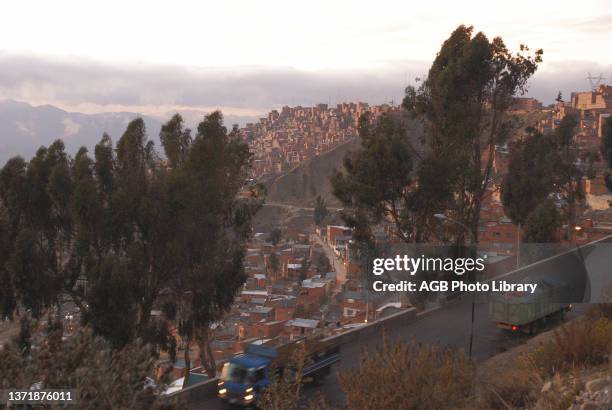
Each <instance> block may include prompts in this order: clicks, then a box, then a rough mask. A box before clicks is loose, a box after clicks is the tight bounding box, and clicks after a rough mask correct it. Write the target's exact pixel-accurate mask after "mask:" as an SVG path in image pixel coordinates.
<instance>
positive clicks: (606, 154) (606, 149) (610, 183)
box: [601, 117, 612, 192]
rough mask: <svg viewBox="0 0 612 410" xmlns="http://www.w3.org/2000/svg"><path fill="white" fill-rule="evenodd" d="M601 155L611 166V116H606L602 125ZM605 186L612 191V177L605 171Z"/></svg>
mask: <svg viewBox="0 0 612 410" xmlns="http://www.w3.org/2000/svg"><path fill="white" fill-rule="evenodd" d="M601 155H602V156H603V159H604V161H606V162H607V163H608V168H612V117H608V118H606V120H605V122H604V126H603V135H602V137H601ZM604 179H605V182H606V187H607V188H608V190H609V191H610V192H612V177H610V173H609V172H606V174H605V175H604Z"/></svg>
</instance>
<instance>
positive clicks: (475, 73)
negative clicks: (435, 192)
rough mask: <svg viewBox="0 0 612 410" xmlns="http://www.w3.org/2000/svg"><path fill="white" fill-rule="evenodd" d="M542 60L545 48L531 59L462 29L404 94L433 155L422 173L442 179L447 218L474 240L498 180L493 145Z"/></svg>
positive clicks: (458, 239)
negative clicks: (417, 84)
mask: <svg viewBox="0 0 612 410" xmlns="http://www.w3.org/2000/svg"><path fill="white" fill-rule="evenodd" d="M541 56H542V51H541V50H538V51H536V52H535V53H534V55H533V56H532V55H531V54H530V53H529V48H528V47H526V46H524V45H521V47H520V51H519V52H518V53H516V54H513V53H511V52H510V51H509V50H508V49H507V48H506V46H505V44H504V42H503V40H502V39H501V38H499V37H496V38H494V39H493V40H491V41H489V39H487V37H486V36H485V35H484V34H483V33H481V32H480V33H477V34H475V35H473V28H472V27H466V26H463V25H462V26H459V27H458V28H457V29H456V30H455V31H454V32H453V33H452V34H451V36H450V37H449V38H448V39H447V40H446V41H445V42H444V44H443V45H442V48H441V49H440V51H439V52H438V54H437V56H436V59H435V60H434V62H433V64H432V66H431V68H430V70H429V74H428V76H427V79H426V80H425V81H424V82H423V83H422V85H421V86H420V87H419V88H418V89H417V88H414V87H408V88H407V89H406V97H405V98H404V101H403V103H402V105H403V107H404V108H405V109H406V110H408V111H409V112H410V113H411V114H412V115H413V116H414V117H415V118H417V119H419V120H420V121H421V122H422V123H423V124H424V126H425V140H426V145H427V148H428V153H427V155H426V156H425V157H424V158H423V160H422V164H421V167H428V166H429V167H433V168H434V169H437V171H438V174H441V175H442V178H443V181H442V182H443V185H442V186H441V189H442V190H443V192H450V194H451V195H450V196H449V197H448V201H447V203H446V205H447V212H448V213H449V214H451V216H452V218H453V219H454V220H456V221H458V222H460V224H462V225H464V226H467V227H468V228H469V229H470V230H471V235H470V236H471V237H472V238H474V239H475V240H476V241H477V240H478V233H479V231H478V226H479V220H480V210H481V205H482V201H483V199H484V198H485V196H486V195H488V189H489V187H490V185H491V182H492V180H493V177H494V175H493V161H494V158H495V147H496V145H497V144H499V143H502V142H504V141H505V140H506V139H507V138H508V136H509V133H510V131H511V130H512V120H511V117H510V116H509V115H508V114H507V111H508V109H509V108H510V106H511V104H512V103H513V99H514V96H515V95H516V94H522V93H524V92H525V90H526V88H527V81H528V79H529V78H530V77H531V76H532V75H533V74H534V73H535V71H536V69H537V66H538V63H540V62H541V60H542V58H541ZM428 163H431V164H435V165H427V164H428ZM428 175H430V176H436V175H435V174H432V173H429V174H428ZM436 177H437V176H436ZM428 184H429V182H428V181H427V180H426V179H424V180H420V181H419V186H423V187H427V185H428ZM460 224H454V226H455V227H456V228H457V231H456V232H455V234H454V236H455V243H456V244H457V245H462V244H463V243H464V242H465V238H466V235H468V233H467V232H465V230H464V229H462V228H461V229H460V227H461V225H460Z"/></svg>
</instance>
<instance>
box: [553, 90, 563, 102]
mask: <svg viewBox="0 0 612 410" xmlns="http://www.w3.org/2000/svg"><path fill="white" fill-rule="evenodd" d="M555 101H556V102H558V103H560V102H563V94H562V93H561V91H559V92H558V93H557V98H555Z"/></svg>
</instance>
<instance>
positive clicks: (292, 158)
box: [240, 102, 399, 178]
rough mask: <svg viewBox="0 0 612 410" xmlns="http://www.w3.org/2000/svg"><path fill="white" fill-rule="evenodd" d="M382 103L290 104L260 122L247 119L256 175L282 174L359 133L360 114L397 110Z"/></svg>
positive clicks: (373, 115) (375, 115)
mask: <svg viewBox="0 0 612 410" xmlns="http://www.w3.org/2000/svg"><path fill="white" fill-rule="evenodd" d="M398 110H399V107H396V106H392V105H388V104H383V105H376V106H370V105H368V104H367V103H363V102H358V103H342V104H338V105H337V106H336V107H330V106H328V105H327V104H317V105H316V106H314V107H301V106H298V107H288V106H284V107H282V108H281V109H280V111H279V110H272V111H271V112H270V113H268V116H267V117H264V118H260V120H259V122H257V123H248V124H246V126H245V127H244V128H242V129H241V130H240V131H241V133H242V135H243V137H244V138H245V140H246V141H247V142H248V143H249V146H250V147H251V151H252V152H253V154H254V155H255V161H254V169H253V176H254V177H255V178H261V177H266V176H275V175H279V174H281V173H283V172H285V171H287V170H289V169H291V168H293V167H295V166H296V165H298V164H299V163H301V162H302V161H304V160H307V159H308V158H312V157H313V156H316V155H319V154H322V153H324V152H327V151H329V150H331V149H333V148H334V147H337V146H338V145H340V144H342V143H344V142H346V141H348V140H349V139H351V138H355V137H356V136H357V127H358V121H359V117H360V116H361V115H362V114H365V113H370V118H371V119H376V118H378V117H379V116H380V115H381V114H383V113H385V112H390V111H398Z"/></svg>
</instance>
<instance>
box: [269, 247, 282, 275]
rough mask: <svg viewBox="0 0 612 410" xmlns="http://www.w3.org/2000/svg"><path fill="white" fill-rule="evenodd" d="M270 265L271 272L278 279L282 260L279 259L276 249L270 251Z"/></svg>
mask: <svg viewBox="0 0 612 410" xmlns="http://www.w3.org/2000/svg"><path fill="white" fill-rule="evenodd" d="M268 267H269V269H270V273H271V274H272V276H273V277H274V278H275V279H276V278H277V277H278V274H279V270H280V261H279V260H278V256H277V255H276V252H274V251H273V252H271V253H270V259H268Z"/></svg>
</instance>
